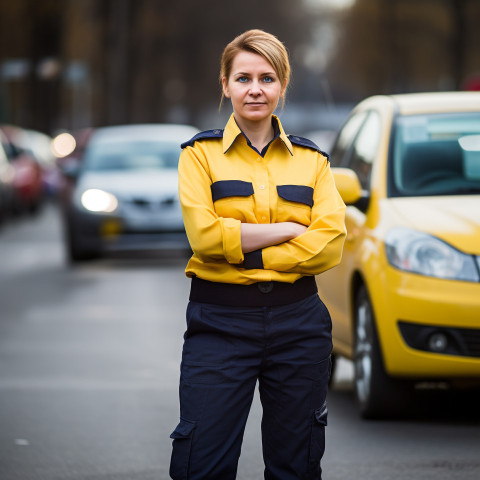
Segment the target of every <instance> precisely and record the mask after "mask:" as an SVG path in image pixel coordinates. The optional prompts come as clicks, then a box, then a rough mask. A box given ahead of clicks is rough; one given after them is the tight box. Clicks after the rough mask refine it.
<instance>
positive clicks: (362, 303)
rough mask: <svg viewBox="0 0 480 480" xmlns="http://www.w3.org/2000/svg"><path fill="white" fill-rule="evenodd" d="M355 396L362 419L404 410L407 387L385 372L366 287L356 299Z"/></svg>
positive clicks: (389, 414) (394, 413)
mask: <svg viewBox="0 0 480 480" xmlns="http://www.w3.org/2000/svg"><path fill="white" fill-rule="evenodd" d="M354 371H355V396H356V399H357V404H358V408H359V411H360V414H361V416H362V417H363V418H370V419H373V418H382V417H386V416H392V415H397V414H398V413H401V411H402V410H403V409H405V407H406V403H405V402H406V400H407V385H406V384H404V383H402V382H401V381H398V380H396V379H393V378H391V377H389V376H388V375H387V374H386V372H385V369H384V366H383V360H382V355H381V351H380V346H379V342H378V336H377V331H376V328H375V317H374V312H373V308H372V304H371V302H370V298H369V296H368V292H367V289H366V288H365V286H363V285H362V286H361V287H360V289H359V291H358V292H357V295H356V299H355V351H354Z"/></svg>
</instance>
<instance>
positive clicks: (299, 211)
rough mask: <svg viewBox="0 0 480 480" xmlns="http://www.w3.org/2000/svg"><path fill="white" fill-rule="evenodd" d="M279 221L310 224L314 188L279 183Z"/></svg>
mask: <svg viewBox="0 0 480 480" xmlns="http://www.w3.org/2000/svg"><path fill="white" fill-rule="evenodd" d="M277 195H278V201H277V219H276V221H277V222H296V223H301V224H302V225H306V226H308V225H310V222H311V215H312V207H313V188H312V187H308V186H306V185H277Z"/></svg>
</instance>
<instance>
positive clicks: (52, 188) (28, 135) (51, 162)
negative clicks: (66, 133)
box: [17, 129, 61, 197]
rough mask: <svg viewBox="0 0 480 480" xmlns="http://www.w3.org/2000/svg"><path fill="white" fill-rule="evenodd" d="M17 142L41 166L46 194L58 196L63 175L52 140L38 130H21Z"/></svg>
mask: <svg viewBox="0 0 480 480" xmlns="http://www.w3.org/2000/svg"><path fill="white" fill-rule="evenodd" d="M17 141H18V145H19V146H20V147H21V148H22V149H23V150H24V151H26V152H28V153H29V154H30V155H31V156H32V157H33V158H35V160H36V162H37V163H38V164H39V165H40V167H41V173H42V190H43V192H44V194H45V195H47V196H51V197H54V196H56V195H57V192H58V189H59V182H60V179H61V173H60V170H59V168H58V166H57V164H56V158H55V155H54V154H53V152H52V149H51V143H52V138H51V137H50V136H48V135H46V134H44V133H42V132H38V131H36V130H30V129H21V131H20V132H19V134H18V136H17Z"/></svg>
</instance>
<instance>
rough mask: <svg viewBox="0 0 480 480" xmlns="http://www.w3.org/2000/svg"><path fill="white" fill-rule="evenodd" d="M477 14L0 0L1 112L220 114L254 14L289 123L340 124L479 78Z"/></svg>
mask: <svg viewBox="0 0 480 480" xmlns="http://www.w3.org/2000/svg"><path fill="white" fill-rule="evenodd" d="M479 18H480V4H479V2H478V1H475V0H357V1H355V0H298V1H296V2H291V1H289V0H276V1H261V2H259V1H257V0H243V1H242V2H225V1H221V0H210V1H208V2H202V3H200V2H198V1H196V0H178V1H175V2H173V1H166V0H135V1H134V0H36V1H33V0H16V1H15V2H12V1H9V0H1V1H0V122H2V123H10V124H15V125H20V126H23V127H28V128H31V129H36V130H40V131H42V132H44V133H48V134H53V133H55V132H56V131H58V130H60V129H78V128H84V127H92V126H100V125H110V124H122V123H140V122H142V123H143V122H175V123H189V124H193V125H196V126H198V127H199V128H201V129H203V128H213V126H217V125H220V126H222V122H223V120H219V119H218V117H217V107H218V102H219V93H220V92H219V87H218V79H217V77H218V70H219V61H220V55H221V52H222V49H223V47H224V46H225V45H226V43H227V42H228V41H230V40H231V39H232V38H233V37H234V36H236V35H237V34H239V33H241V32H243V31H244V30H246V29H249V28H261V29H265V30H267V31H269V32H272V33H274V34H275V35H277V36H278V37H279V38H280V39H281V40H282V41H283V42H284V43H285V44H286V46H287V47H288V50H289V52H290V54H291V60H292V64H293V73H294V75H293V82H292V85H291V88H290V91H289V94H288V103H287V107H286V109H285V112H284V113H283V115H284V116H285V117H287V119H288V120H287V121H288V123H289V125H291V128H295V130H296V131H297V133H302V131H304V130H313V129H317V128H321V127H324V126H325V127H332V126H337V125H338V123H339V122H340V121H341V117H342V114H344V113H345V105H346V104H352V103H354V102H357V101H358V100H360V99H362V98H364V97H365V96H368V95H372V94H380V93H400V92H415V91H439V90H461V89H478V88H480V77H479V75H480V55H479V45H480V30H479V28H478V20H479ZM225 108H226V109H228V106H227V107H225Z"/></svg>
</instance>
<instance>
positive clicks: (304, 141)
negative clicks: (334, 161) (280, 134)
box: [288, 135, 330, 160]
mask: <svg viewBox="0 0 480 480" xmlns="http://www.w3.org/2000/svg"><path fill="white" fill-rule="evenodd" d="M288 139H289V140H290V141H291V142H292V143H293V144H294V145H301V146H302V147H307V148H311V149H312V150H316V151H317V152H319V153H321V154H322V155H323V156H324V157H327V160H330V155H329V154H328V153H326V152H324V151H323V150H320V148H318V146H317V145H316V144H315V143H314V142H312V141H311V140H309V139H308V138H303V137H297V136H296V135H288Z"/></svg>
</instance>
